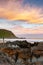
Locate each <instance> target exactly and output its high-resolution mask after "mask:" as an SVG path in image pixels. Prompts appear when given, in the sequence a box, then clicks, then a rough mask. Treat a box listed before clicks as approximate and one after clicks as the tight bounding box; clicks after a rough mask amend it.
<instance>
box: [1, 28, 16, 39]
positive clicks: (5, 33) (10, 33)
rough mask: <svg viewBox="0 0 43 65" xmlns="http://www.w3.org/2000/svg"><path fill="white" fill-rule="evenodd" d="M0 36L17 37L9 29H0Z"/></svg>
mask: <svg viewBox="0 0 43 65" xmlns="http://www.w3.org/2000/svg"><path fill="white" fill-rule="evenodd" d="M0 38H17V37H16V36H15V35H14V34H13V33H12V32H11V31H9V30H5V29H0Z"/></svg>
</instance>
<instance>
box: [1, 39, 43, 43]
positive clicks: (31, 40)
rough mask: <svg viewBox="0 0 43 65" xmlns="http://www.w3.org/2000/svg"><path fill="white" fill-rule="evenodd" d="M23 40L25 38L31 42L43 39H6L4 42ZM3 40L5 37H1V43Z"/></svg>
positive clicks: (42, 40)
mask: <svg viewBox="0 0 43 65" xmlns="http://www.w3.org/2000/svg"><path fill="white" fill-rule="evenodd" d="M17 40H18V41H23V40H26V41H28V42H31V43H34V42H43V39H4V42H7V41H11V42H13V41H17ZM1 42H3V39H0V43H1Z"/></svg>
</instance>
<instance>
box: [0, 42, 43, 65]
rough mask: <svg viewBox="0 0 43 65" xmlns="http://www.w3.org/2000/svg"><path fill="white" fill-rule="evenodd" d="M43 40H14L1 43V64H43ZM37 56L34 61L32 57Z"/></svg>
mask: <svg viewBox="0 0 43 65" xmlns="http://www.w3.org/2000/svg"><path fill="white" fill-rule="evenodd" d="M41 56H42V57H43V42H34V44H31V43H30V42H27V41H14V42H10V41H8V42H6V44H4V43H0V65H43V60H42V61H38V59H39V58H40V57H41ZM34 57H35V58H36V61H35V62H33V61H32V59H33V58H34Z"/></svg>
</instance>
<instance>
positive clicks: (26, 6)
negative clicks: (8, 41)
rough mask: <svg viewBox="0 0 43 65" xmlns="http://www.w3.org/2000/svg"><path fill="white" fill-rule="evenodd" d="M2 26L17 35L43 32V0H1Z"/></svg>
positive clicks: (0, 23)
mask: <svg viewBox="0 0 43 65" xmlns="http://www.w3.org/2000/svg"><path fill="white" fill-rule="evenodd" d="M0 28H3V29H8V30H11V31H12V32H13V33H14V34H16V35H19V34H20V35H22V34H43V0H0Z"/></svg>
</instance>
